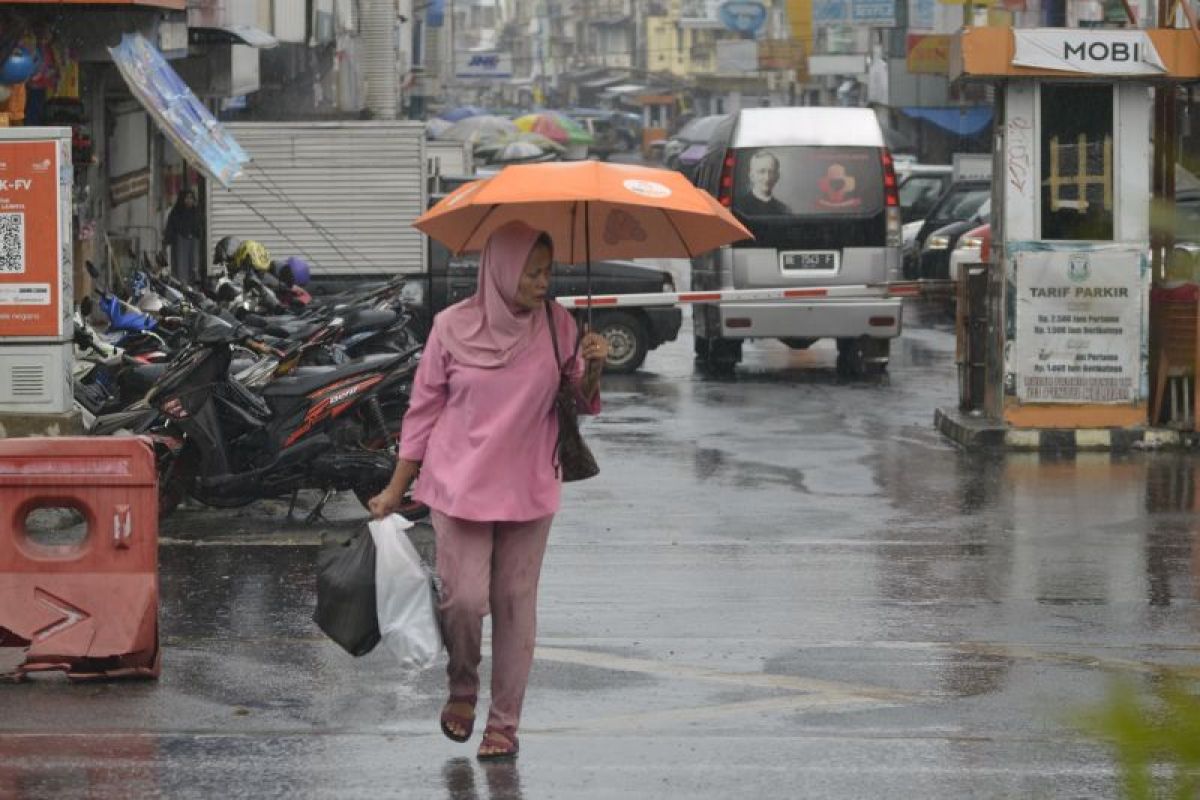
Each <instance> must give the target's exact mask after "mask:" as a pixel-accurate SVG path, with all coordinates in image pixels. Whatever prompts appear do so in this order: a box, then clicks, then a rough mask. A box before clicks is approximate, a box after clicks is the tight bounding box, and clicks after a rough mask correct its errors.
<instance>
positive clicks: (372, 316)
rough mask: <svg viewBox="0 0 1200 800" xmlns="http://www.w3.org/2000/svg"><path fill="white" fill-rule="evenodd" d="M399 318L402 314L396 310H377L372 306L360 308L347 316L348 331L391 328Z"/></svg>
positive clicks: (359, 331) (360, 331)
mask: <svg viewBox="0 0 1200 800" xmlns="http://www.w3.org/2000/svg"><path fill="white" fill-rule="evenodd" d="M399 318H400V315H399V314H397V313H396V312H395V311H386V310H385V311H376V310H375V309H372V308H360V309H358V310H357V311H352V312H351V313H350V314H348V315H347V316H346V333H347V334H353V333H362V332H363V331H372V330H382V329H384V328H390V327H391V326H392V324H393V323H394V322H395V321H396V320H397V319H399Z"/></svg>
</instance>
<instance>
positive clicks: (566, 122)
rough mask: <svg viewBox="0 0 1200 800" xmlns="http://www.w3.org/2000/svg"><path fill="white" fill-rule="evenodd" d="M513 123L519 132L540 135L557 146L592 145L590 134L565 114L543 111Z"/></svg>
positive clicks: (519, 118)
mask: <svg viewBox="0 0 1200 800" xmlns="http://www.w3.org/2000/svg"><path fill="white" fill-rule="evenodd" d="M514 121H515V123H516V125H517V127H518V128H520V129H521V130H523V131H529V132H532V133H540V134H541V135H542V136H545V137H546V138H547V139H553V140H554V141H556V142H558V143H559V144H565V145H572V144H591V143H592V136H591V134H590V133H588V132H587V131H586V130H584V128H583V126H581V125H580V124H579V123H578V122H576V121H575V120H573V119H571V118H570V117H568V116H567V115H566V114H559V113H558V112H555V111H543V112H540V113H537V114H526V115H525V116H523V117H518V118H517V119H516V120H514Z"/></svg>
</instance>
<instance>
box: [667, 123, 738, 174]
mask: <svg viewBox="0 0 1200 800" xmlns="http://www.w3.org/2000/svg"><path fill="white" fill-rule="evenodd" d="M726 116H727V115H725V114H712V115H710V116H707V117H696V118H695V119H693V120H691V121H690V122H688V123H687V124H685V125H684V126H683V127H682V128H680V129H679V130H678V131H677V132H676V133H675V135H674V136H672V137H671V138H670V139H668V140H667V144H666V146H665V147H664V148H663V166H665V167H666V168H667V169H674V170H678V171H680V172H682V173H683V174H684V175H686V176H688V178H689V179H690V178H691V177H692V175H693V173H694V172H695V169H696V167H697V165H698V164H699V163H700V160H701V159H702V158H703V157H704V151H705V145H707V144H708V139H709V137H710V136H712V134H713V132H714V131H715V130H716V129H717V126H718V125H719V124H721V121H722V120H723V119H725V117H726Z"/></svg>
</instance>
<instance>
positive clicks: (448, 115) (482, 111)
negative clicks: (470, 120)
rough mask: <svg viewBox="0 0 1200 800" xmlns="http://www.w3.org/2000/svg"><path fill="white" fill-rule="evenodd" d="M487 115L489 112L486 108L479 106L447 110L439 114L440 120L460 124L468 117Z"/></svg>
mask: <svg viewBox="0 0 1200 800" xmlns="http://www.w3.org/2000/svg"><path fill="white" fill-rule="evenodd" d="M487 114H488V110H487V109H486V108H480V107H479V106H459V107H458V108H451V109H447V110H446V111H443V112H442V113H440V114H438V119H444V120H447V121H448V122H458V121H460V120H464V119H466V118H467V117H482V116H486V115H487Z"/></svg>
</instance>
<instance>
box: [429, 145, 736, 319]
mask: <svg viewBox="0 0 1200 800" xmlns="http://www.w3.org/2000/svg"><path fill="white" fill-rule="evenodd" d="M513 220H519V221H521V222H524V223H525V224H527V225H530V226H532V227H535V228H538V229H540V230H544V231H546V232H547V233H549V234H550V237H551V238H552V239H553V240H554V258H555V260H557V261H560V262H563V263H569V264H587V266H588V270H587V277H588V288H587V293H588V295H589V296H590V295H591V293H592V289H591V262H592V259H594V258H599V259H631V258H690V257H692V256H695V255H699V254H700V253H704V252H707V251H709V250H712V249H713V248H716V247H720V246H721V245H723V244H728V243H730V242H736V241H740V240H742V239H751V238H753V236H751V234H750V231H749V230H747V229H746V227H745V226H744V225H742V224H741V223H740V222H738V221H737V220H736V219H735V218H734V216H733V215H732V214H731V213H730V212H729V210H728V209H727V208H725V207H724V206H722V205H721V204H720V203H718V202H717V201H716V200H715V199H714V198H713V196H712V195H710V194H709V193H708V192H705V191H704V190H703V189H698V188H696V187H695V186H693V185H692V184H691V183H690V182H689V181H688V179H687V178H685V177H684V176H683V175H681V174H679V173H678V172H670V171H668V170H663V169H654V168H651V167H642V166H636V165H633V164H612V163H604V162H598V161H565V162H553V163H547V164H521V165H515V166H509V167H505V168H504V169H503V170H501V171H500V173H499V174H498V175H495V176H493V177H491V178H485V179H483V180H479V181H473V182H471V183H468V184H465V185H463V186H461V187H459V188H458V189H457V190H455V191H454V192H452V193H451V194H449V195H448V196H446V197H445V198H444V199H443V200H442V201H441V202H439V203H438V204H437V205H436V206H434V207H433V208H431V209H430V210H429V211H426V212H425V213H424V214H422V215H421V216H420V217H419V218H418V219H417V221H416V222H414V223H413V224H414V225H415V226H416V227H417V228H418V229H419V230H421V231H422V232H424V233H426V234H428V235H429V236H432V237H433V238H434V239H437V240H438V241H439V242H441V243H442V244H444V245H446V246H447V247H449V248H450V249H451V250H452V251H454V252H455V253H463V252H474V251H478V250H482V249H483V246H484V244H485V243H486V242H487V240H488V237H489V236H491V234H492V232H493V231H494V230H496V229H497V228H499V227H501V226H502V225H504V224H505V223H508V222H511V221H513ZM588 315H589V319H588V322H589V324H590V322H591V319H590V316H591V305H590V303H589V304H588Z"/></svg>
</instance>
